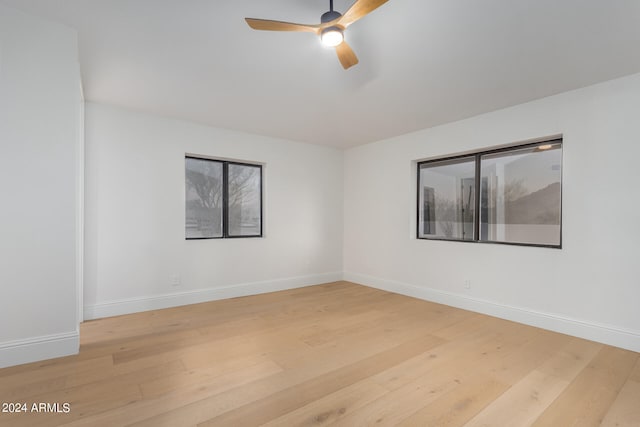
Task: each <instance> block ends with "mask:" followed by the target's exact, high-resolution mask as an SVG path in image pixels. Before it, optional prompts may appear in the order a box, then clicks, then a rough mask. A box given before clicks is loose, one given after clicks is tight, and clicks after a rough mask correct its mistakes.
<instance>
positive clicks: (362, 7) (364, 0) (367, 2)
mask: <svg viewBox="0 0 640 427" xmlns="http://www.w3.org/2000/svg"><path fill="white" fill-rule="evenodd" d="M388 1H389V0H356V2H355V3H354V4H353V5H352V6H351V7H350V8H349V10H347V11H346V12H345V13H344V15H342V17H341V18H340V19H339V20H338V24H340V25H342V26H343V27H345V28H347V27H348V26H349V25H351V24H353V23H354V22H356V21H357V20H358V19H360V18H362V17H363V16H365V15H366V14H368V13H371V12H373V11H374V10H376V9H377V8H379V7H380V6H382V5H383V4H385V3H386V2H388Z"/></svg>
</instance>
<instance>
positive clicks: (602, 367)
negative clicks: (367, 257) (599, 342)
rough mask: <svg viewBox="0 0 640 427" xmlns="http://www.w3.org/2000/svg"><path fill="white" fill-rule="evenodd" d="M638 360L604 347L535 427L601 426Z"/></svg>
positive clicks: (635, 357)
mask: <svg viewBox="0 0 640 427" xmlns="http://www.w3.org/2000/svg"><path fill="white" fill-rule="evenodd" d="M637 359H638V353H633V352H630V351H626V350H622V349H618V348H613V347H608V346H605V347H603V348H602V349H601V350H600V351H599V352H598V354H597V355H596V356H595V357H594V358H593V360H592V361H591V362H590V363H589V364H588V365H587V366H586V368H585V369H583V370H582V372H581V373H580V374H579V375H578V376H577V377H576V378H575V380H574V381H572V382H571V384H570V385H569V386H568V387H567V388H566V389H565V390H564V392H563V393H562V394H561V395H560V396H559V397H558V398H557V399H556V400H555V401H554V402H553V403H552V404H551V405H550V406H549V407H548V408H547V409H546V410H545V411H544V412H543V413H542V415H541V416H540V417H539V418H538V419H537V420H536V421H535V422H534V423H533V424H532V425H534V426H537V427H542V426H549V427H554V426H581V427H582V426H584V427H588V426H599V425H600V423H601V422H602V420H603V419H604V416H605V414H606V413H607V411H608V409H609V407H610V406H611V404H612V403H613V401H614V400H615V398H616V396H617V395H618V393H619V391H620V389H621V387H622V385H623V384H624V383H625V381H626V380H627V378H628V377H629V374H630V372H631V369H632V368H633V366H634V364H635V363H636V361H637ZM638 421H640V420H638Z"/></svg>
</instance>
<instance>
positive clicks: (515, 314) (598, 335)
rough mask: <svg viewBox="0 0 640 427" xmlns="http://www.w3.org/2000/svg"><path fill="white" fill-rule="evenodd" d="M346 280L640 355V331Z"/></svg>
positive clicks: (359, 278) (353, 277) (352, 276)
mask: <svg viewBox="0 0 640 427" xmlns="http://www.w3.org/2000/svg"><path fill="white" fill-rule="evenodd" d="M344 280H347V281H350V282H354V283H358V284H360V285H364V286H369V287H372V288H377V289H382V290H385V291H389V292H394V293H397V294H401V295H407V296H411V297H415V298H419V299H423V300H427V301H432V302H436V303H439V304H445V305H449V306H452V307H457V308H462V309H465V310H470V311H474V312H478V313H483V314H488V315H490V316H495V317H499V318H501V319H507V320H512V321H514V322H518V323H524V324H525V325H530V326H535V327H538V328H542V329H547V330H550V331H554V332H560V333H563V334H567V335H572V336H575V337H579V338H584V339H587V340H591V341H596V342H600V343H603V344H608V345H612V346H615V347H620V348H624V349H627V350H631V351H636V352H640V331H632V330H628V329H624V328H618V327H615V326H611V325H603V324H599V323H595V322H589V321H585V320H579V319H572V318H569V317H564V316H560V315H557V314H552V313H544V312H540V311H535V310H530V309H527V308H522V307H514V306H509V305H503V304H498V303H495V302H492V301H487V300H482V299H477V298H471V297H468V296H466V295H460V294H454V293H450V292H444V291H439V290H436V289H431V288H426V287H422V286H415V285H411V284H408V283H401V282H396V281H393V280H386V279H380V278H377V277H372V276H367V275H364V274H358V273H350V272H345V273H344Z"/></svg>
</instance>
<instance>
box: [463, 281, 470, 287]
mask: <svg viewBox="0 0 640 427" xmlns="http://www.w3.org/2000/svg"><path fill="white" fill-rule="evenodd" d="M464 288H465V289H471V280H465V281H464Z"/></svg>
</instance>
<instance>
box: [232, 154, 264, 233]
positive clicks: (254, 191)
mask: <svg viewBox="0 0 640 427" xmlns="http://www.w3.org/2000/svg"><path fill="white" fill-rule="evenodd" d="M260 186H261V183H260V167H259V166H251V165H239V164H234V163H230V164H229V236H259V235H260V234H261V230H260Z"/></svg>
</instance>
